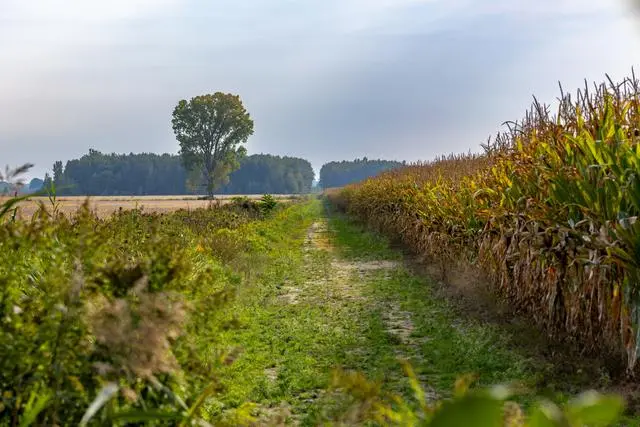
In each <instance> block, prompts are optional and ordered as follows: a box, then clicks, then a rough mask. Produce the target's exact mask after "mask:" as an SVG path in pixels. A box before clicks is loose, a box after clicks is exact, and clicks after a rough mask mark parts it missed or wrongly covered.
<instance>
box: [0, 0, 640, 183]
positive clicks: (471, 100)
mask: <svg viewBox="0 0 640 427" xmlns="http://www.w3.org/2000/svg"><path fill="white" fill-rule="evenodd" d="M636 18H637V16H636ZM639 64H640V23H639V21H638V20H637V19H635V20H634V19H633V15H632V12H631V10H630V8H628V7H627V4H626V3H625V2H624V0H618V1H615V0H553V1H551V0H518V1H514V0H108V1H107V0H91V1H87V0H0V166H4V164H10V165H18V164H21V163H24V162H27V161H29V162H33V163H35V164H36V168H35V169H34V175H43V174H44V172H45V171H46V170H49V169H50V168H51V164H52V163H53V161H54V160H58V159H59V160H63V161H66V160H68V159H71V158H74V157H78V156H80V155H82V154H84V153H86V152H87V151H88V149H89V148H94V149H97V150H100V151H103V152H114V151H115V152H127V153H128V152H142V151H151V152H158V153H161V152H172V153H175V152H177V149H178V146H177V142H176V141H175V139H174V137H173V133H172V131H171V126H170V119H171V112H172V110H173V107H174V106H175V104H176V103H177V101H178V100H180V99H182V98H190V97H192V96H196V95H200V94H204V93H212V92H215V91H224V92H234V93H238V94H239V95H240V96H241V98H242V100H243V102H244V103H245V106H246V107H247V109H248V110H249V112H250V113H251V115H252V116H253V118H254V120H255V135H254V136H253V137H252V138H251V139H250V140H249V143H248V145H247V148H248V150H249V152H250V153H258V152H265V153H267V152H268V153H273V154H281V155H294V156H300V157H304V158H307V159H309V160H310V161H311V162H312V163H313V165H314V167H315V168H316V170H317V169H318V168H319V167H320V166H321V165H322V164H323V163H324V162H326V161H330V160H341V159H353V158H355V157H362V156H367V157H369V158H378V157H382V158H388V159H398V160H408V161H414V160H426V159H430V158H432V157H434V156H435V155H438V154H445V153H449V152H460V151H468V150H472V151H477V150H479V144H480V143H483V142H485V140H486V138H487V137H488V136H489V135H490V134H495V132H496V131H497V130H498V129H500V124H501V123H502V122H504V121H506V120H515V119H519V118H520V117H521V116H522V115H523V112H524V111H525V109H526V108H527V107H528V106H529V104H530V102H531V100H532V95H534V94H535V95H536V96H537V97H538V98H539V99H541V100H543V101H546V102H553V101H554V100H555V98H556V96H557V95H558V89H557V84H558V81H559V80H560V81H562V83H563V86H564V87H565V89H572V90H573V89H575V88H576V87H577V86H579V85H581V83H582V81H583V79H584V78H587V79H588V80H590V81H593V80H596V81H601V80H603V79H604V78H605V75H604V74H605V73H609V74H610V75H611V76H612V77H613V78H614V79H615V80H619V79H622V78H623V77H625V76H627V75H629V74H630V72H631V67H632V66H635V67H637V68H638V65H639Z"/></svg>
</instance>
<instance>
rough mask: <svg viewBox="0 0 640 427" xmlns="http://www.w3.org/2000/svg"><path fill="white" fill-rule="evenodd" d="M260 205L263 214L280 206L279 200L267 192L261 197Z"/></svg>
mask: <svg viewBox="0 0 640 427" xmlns="http://www.w3.org/2000/svg"><path fill="white" fill-rule="evenodd" d="M259 206H260V211H261V212H262V213H263V214H265V215H268V214H270V213H271V212H272V211H273V210H274V209H275V208H276V207H277V206H278V201H277V200H276V199H275V197H273V196H272V195H271V194H265V195H264V196H262V198H261V199H260V204H259Z"/></svg>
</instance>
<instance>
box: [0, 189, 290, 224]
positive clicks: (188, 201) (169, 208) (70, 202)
mask: <svg viewBox="0 0 640 427" xmlns="http://www.w3.org/2000/svg"><path fill="white" fill-rule="evenodd" d="M198 197H201V196H183V195H177V196H90V197H88V199H89V204H90V206H91V209H92V210H93V211H95V212H96V213H97V214H98V216H100V217H102V218H104V217H107V216H109V215H111V214H112V213H113V212H116V211H118V210H119V209H124V210H129V209H135V208H142V209H143V210H144V211H145V212H155V213H166V212H173V211H176V210H178V209H197V208H205V207H207V206H210V205H211V204H212V203H213V204H217V203H220V204H224V203H228V202H229V200H231V199H232V198H233V197H248V198H250V199H253V200H257V199H260V198H261V197H262V195H261V194H260V195H258V194H251V195H238V196H236V195H220V196H216V198H217V200H219V202H218V201H210V200H198ZM274 197H275V198H276V199H278V200H291V199H292V197H294V196H291V195H287V194H281V195H274ZM4 200H6V198H2V197H0V204H1V203H2V202H3V201H4ZM86 200H87V197H85V196H62V197H58V199H57V201H58V202H59V211H60V212H62V213H64V214H72V213H74V212H75V211H77V210H78V208H79V207H80V206H82V204H83V203H84V202H85V201H86ZM41 203H42V204H44V206H46V207H47V209H51V207H52V205H51V202H50V201H49V199H48V198H47V197H34V198H33V199H30V200H27V201H25V202H22V203H21V204H20V205H19V206H20V211H19V216H20V217H21V218H28V217H30V216H32V215H33V213H34V212H35V211H36V210H37V209H38V206H39V205H40V204H41Z"/></svg>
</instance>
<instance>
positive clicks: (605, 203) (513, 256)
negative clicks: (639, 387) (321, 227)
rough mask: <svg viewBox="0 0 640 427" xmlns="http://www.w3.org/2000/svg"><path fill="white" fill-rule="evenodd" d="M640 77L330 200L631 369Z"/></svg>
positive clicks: (639, 235) (567, 99)
mask: <svg viewBox="0 0 640 427" xmlns="http://www.w3.org/2000/svg"><path fill="white" fill-rule="evenodd" d="M638 89H639V85H638V80H636V78H635V76H634V77H632V78H630V79H626V80H624V81H623V82H622V83H613V82H611V81H609V82H608V83H607V84H601V85H595V86H594V87H593V88H590V87H589V86H587V87H585V88H584V89H583V90H580V91H578V93H577V94H576V96H575V97H572V96H570V95H569V94H565V93H562V94H561V98H560V103H559V107H558V110H557V113H556V114H555V115H554V114H552V113H551V112H550V109H549V108H548V107H547V106H544V105H541V104H539V103H537V102H536V103H534V105H533V107H532V109H531V110H530V111H529V112H528V113H527V115H526V117H525V118H524V120H522V121H520V122H516V123H510V125H509V131H508V132H506V133H503V134H501V135H498V137H497V138H495V140H493V141H490V143H488V144H487V145H486V146H485V147H484V148H485V153H484V154H481V155H451V156H448V157H444V158H441V159H438V160H436V161H434V162H429V163H425V164H417V165H411V166H409V167H406V168H403V169H400V170H395V171H392V172H387V173H385V174H383V175H382V176H380V177H379V178H376V179H371V180H367V181H366V182H364V183H362V184H360V185H353V186H350V187H348V188H346V189H344V190H343V191H341V192H339V193H334V194H333V195H332V196H331V198H332V200H333V201H334V203H335V204H336V205H338V206H341V207H342V208H344V209H346V210H347V211H348V212H350V213H351V214H353V215H354V216H356V217H358V218H360V219H362V220H364V221H366V222H367V223H369V224H370V225H372V226H374V227H376V228H377V229H379V230H382V231H384V232H385V233H388V234H390V235H393V236H396V237H400V238H402V240H403V241H404V242H405V243H406V244H407V245H408V246H410V247H411V248H412V249H413V250H414V251H416V252H418V253H421V254H424V255H427V256H429V257H431V258H432V259H439V260H441V262H442V263H443V265H447V264H449V265H451V263H455V260H458V259H464V260H465V262H471V263H474V264H476V265H477V266H478V267H479V268H481V269H482V270H483V271H484V272H485V273H487V274H488V275H489V276H490V279H491V282H492V284H493V289H494V290H495V292H496V294H497V295H499V296H500V297H502V298H503V299H504V300H505V301H508V302H509V303H510V304H511V305H512V306H513V307H515V308H517V309H518V310H519V311H521V312H524V313H526V314H527V315H529V316H530V317H531V318H533V319H535V321H537V322H538V323H539V324H540V325H542V326H543V327H544V328H545V329H546V330H547V331H548V332H549V333H550V334H552V335H554V336H556V337H558V338H562V339H565V340H568V341H571V342H575V343H578V344H579V345H580V346H582V347H583V348H584V350H585V351H586V352H594V353H600V354H606V355H608V356H609V357H611V358H612V360H618V361H621V362H624V363H625V364H626V366H627V368H628V369H629V370H633V369H634V368H635V366H636V362H637V359H638V349H639V348H640V305H639V304H640V288H639V286H638V282H639V280H638V279H639V278H640V276H639V272H640V270H639V268H640V258H639V256H638V254H639V253H640V221H637V217H638V214H639V212H640V156H639V154H640V145H639V144H638V142H639V141H640V134H639V130H638V129H639V128H640V115H639V114H640V110H639V98H638V94H639V92H638Z"/></svg>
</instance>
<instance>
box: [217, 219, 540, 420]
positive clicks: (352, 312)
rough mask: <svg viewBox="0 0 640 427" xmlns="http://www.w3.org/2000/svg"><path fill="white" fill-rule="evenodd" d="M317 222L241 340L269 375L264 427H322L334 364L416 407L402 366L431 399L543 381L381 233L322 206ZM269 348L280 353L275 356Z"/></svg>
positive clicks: (260, 390) (496, 332)
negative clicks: (458, 388)
mask: <svg viewBox="0 0 640 427" xmlns="http://www.w3.org/2000/svg"><path fill="white" fill-rule="evenodd" d="M309 221H310V222H309V223H310V224H311V225H310V226H308V228H307V229H306V231H303V233H304V237H303V238H302V239H300V241H299V243H298V244H297V245H296V246H295V247H293V246H292V247H290V251H291V252H290V255H289V257H290V258H289V259H288V260H287V261H285V262H282V263H281V264H280V267H279V275H280V276H282V278H283V279H282V280H281V281H279V282H278V283H277V284H276V286H275V295H274V294H268V293H267V292H265V293H264V296H263V299H262V300H261V301H262V302H261V303H260V304H259V308H258V309H256V308H255V307H256V306H255V305H254V306H253V307H254V309H253V311H252V315H253V316H254V320H253V321H254V322H255V328H256V330H255V331H254V332H251V333H250V334H248V336H247V337H246V338H241V341H244V342H241V345H243V346H246V347H252V349H248V351H247V353H246V354H245V357H247V358H251V359H252V360H254V361H256V362H255V364H256V365H259V363H257V361H260V364H261V366H262V367H261V368H260V370H259V371H257V370H256V371H253V372H254V373H255V374H257V375H259V376H260V377H261V378H262V379H261V380H260V381H259V382H258V384H259V385H258V386H257V387H256V386H253V387H256V388H255V389H254V393H257V394H259V395H261V396H262V399H261V401H260V402H259V408H260V410H259V413H260V414H261V418H260V420H261V421H260V424H261V425H267V424H268V423H269V422H273V423H274V424H275V425H317V422H318V421H319V419H321V418H322V417H326V416H327V414H326V413H325V408H327V407H328V406H329V407H331V406H332V404H329V405H327V402H329V401H331V399H332V395H331V393H327V391H326V390H327V387H328V385H329V378H330V372H331V370H332V369H333V368H336V367H340V368H342V369H346V370H354V371H359V372H362V373H363V374H365V375H366V376H367V378H369V379H370V380H374V381H380V382H381V383H382V384H383V390H384V391H385V392H390V393H393V394H398V395H402V396H404V397H405V398H407V399H408V400H409V401H411V399H412V397H411V396H412V391H411V389H410V384H409V380H408V378H407V377H406V375H405V373H404V371H403V368H402V365H401V363H400V360H406V361H408V362H409V363H410V364H411V365H412V367H413V369H414V371H415V373H416V375H417V378H418V380H419V383H420V384H421V386H422V387H423V388H424V390H425V392H426V395H427V397H428V398H430V399H435V398H437V397H443V396H447V395H449V394H450V392H451V390H452V387H453V385H454V383H455V380H456V379H457V378H458V377H460V376H462V375H465V374H469V373H475V374H477V375H478V378H479V382H480V383H481V384H496V383H503V382H511V381H518V382H524V383H526V384H532V383H533V382H535V378H534V375H533V374H534V373H533V372H532V371H533V369H532V365H531V360H530V359H528V358H527V357H526V355H523V354H520V353H518V352H516V351H513V349H512V345H511V342H510V338H509V337H508V336H507V333H506V332H505V331H503V330H502V329H500V328H499V327H495V326H494V325H490V324H486V323H484V322H481V321H477V320H473V319H467V318H464V317H463V318H460V317H458V315H457V314H456V313H455V311H454V310H453V309H452V307H451V306H450V305H449V303H448V302H447V300H446V298H445V297H443V296H442V295H439V294H437V292H435V289H434V282H432V281H431V280H430V279H428V278H425V277H424V276H422V275H416V274H414V273H412V272H411V270H410V268H409V267H408V265H407V264H406V262H405V260H404V259H403V256H402V255H401V253H400V252H399V251H396V250H393V249H390V246H389V243H388V242H387V241H386V240H385V239H383V238H382V237H381V236H379V235H377V234H374V233H369V232H367V231H366V230H364V229H363V228H361V227H359V226H357V225H355V224H353V223H351V222H350V221H349V220H348V219H346V218H344V217H341V216H339V215H333V214H329V213H328V212H325V211H323V210H320V209H319V210H318V212H317V213H316V214H315V215H314V217H313V218H311V219H309ZM263 341H264V342H263ZM263 347H268V348H270V349H271V351H273V349H280V350H276V351H275V352H276V355H275V356H267V355H262V354H261V353H260V350H259V349H260V348H263ZM263 357H264V361H262V358H263ZM240 360H242V358H241V359H240ZM256 368H257V367H255V366H254V367H253V368H251V369H256ZM247 369H249V368H247ZM305 375H308V378H301V377H304V376H305ZM229 381H230V382H232V381H233V379H230V380H229ZM525 400H526V398H525ZM333 404H334V405H335V402H334V403H333ZM274 420H276V421H274Z"/></svg>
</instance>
